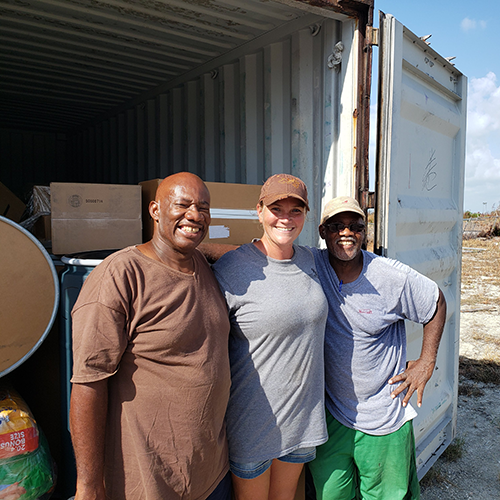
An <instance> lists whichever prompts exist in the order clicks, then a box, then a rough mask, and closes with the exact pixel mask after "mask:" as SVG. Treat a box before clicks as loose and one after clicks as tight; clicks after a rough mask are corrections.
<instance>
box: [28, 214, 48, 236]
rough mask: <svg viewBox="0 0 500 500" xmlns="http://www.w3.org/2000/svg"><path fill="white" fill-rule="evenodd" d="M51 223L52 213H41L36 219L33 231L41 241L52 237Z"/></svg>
mask: <svg viewBox="0 0 500 500" xmlns="http://www.w3.org/2000/svg"><path fill="white" fill-rule="evenodd" d="M51 224H52V221H51V218H50V215H46V214H44V215H41V216H40V217H38V219H37V220H36V222H35V224H34V226H33V229H32V231H31V232H32V233H33V235H34V236H36V237H37V238H38V239H39V240H40V241H49V240H50V239H52V236H51Z"/></svg>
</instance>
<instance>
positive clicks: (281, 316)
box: [213, 243, 328, 463]
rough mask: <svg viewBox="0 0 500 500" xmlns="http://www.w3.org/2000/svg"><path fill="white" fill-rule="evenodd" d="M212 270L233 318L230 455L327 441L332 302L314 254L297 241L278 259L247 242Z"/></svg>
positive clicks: (254, 455) (251, 455) (263, 455)
mask: <svg viewBox="0 0 500 500" xmlns="http://www.w3.org/2000/svg"><path fill="white" fill-rule="evenodd" d="M213 270H214V272H215V276H216V277H217V279H218V281H219V284H220V287H221V289H222V291H223V293H224V296H225V298H226V301H227V304H228V308H229V315H230V321H231V333H230V336H229V358H230V361H231V381H232V385H231V395H230V398H229V405H228V409H227V414H226V417H227V436H228V441H229V458H230V459H231V460H232V461H234V462H240V463H251V462H260V461H264V460H268V459H272V458H278V457H281V456H284V455H287V454H289V453H291V452H292V451H294V450H296V449H299V448H309V447H313V446H317V445H320V444H322V443H324V442H326V440H327V438H328V435H327V431H326V423H325V406H324V404H325V388H324V362H323V345H324V332H325V324H326V317H327V314H328V304H327V302H326V298H325V295H324V294H323V290H322V288H321V284H320V282H319V279H318V275H317V272H316V266H315V263H314V259H313V256H312V253H311V251H310V250H308V249H306V248H304V247H300V246H295V245H294V255H293V257H292V258H291V259H289V260H276V259H272V258H270V257H267V256H266V255H264V254H263V253H262V252H261V251H260V250H258V249H257V248H256V247H255V245H253V244H251V243H250V244H247V245H243V246H241V247H240V248H238V249H237V250H234V251H232V252H229V253H227V254H226V255H224V256H223V257H222V258H221V259H219V260H218V261H217V262H216V264H214V266H213Z"/></svg>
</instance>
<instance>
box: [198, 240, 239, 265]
mask: <svg viewBox="0 0 500 500" xmlns="http://www.w3.org/2000/svg"><path fill="white" fill-rule="evenodd" d="M237 248H238V245H227V244H225V243H200V244H199V245H198V250H199V251H200V252H201V253H202V254H203V255H204V256H205V258H206V259H207V260H208V262H210V263H211V264H213V263H214V262H217V260H219V259H220V258H221V257H222V256H223V255H224V254H225V253H227V252H230V251H231V250H236V249H237Z"/></svg>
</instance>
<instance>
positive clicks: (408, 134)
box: [375, 13, 467, 477]
mask: <svg viewBox="0 0 500 500" xmlns="http://www.w3.org/2000/svg"><path fill="white" fill-rule="evenodd" d="M466 89H467V81H466V77H465V76H464V75H462V73H460V72H459V71H458V70H457V69H456V68H455V67H454V66H453V65H452V64H450V63H449V62H448V61H447V60H446V59H444V58H443V57H441V56H440V55H439V54H437V53H436V52H435V51H434V50H433V49H431V48H430V47H429V46H428V45H427V44H426V43H425V42H424V41H422V40H421V39H420V38H418V37H417V36H415V35H414V34H413V33H412V32H411V31H409V30H408V29H407V28H406V27H405V26H403V25H402V24H401V23H399V22H398V21H397V20H396V19H395V18H394V17H393V16H391V15H385V14H383V13H380V50H379V95H378V124H377V126H378V129H377V179H376V185H377V186H376V192H377V195H376V196H377V198H376V213H375V221H376V224H375V251H376V253H379V254H380V255H384V256H386V257H390V258H394V259H398V260H400V261H402V262H404V263H406V264H408V265H410V266H411V267H413V268H414V269H416V270H417V271H419V272H421V273H423V274H425V275H427V276H429V277H430V278H432V279H433V280H434V281H436V282H437V284H438V285H439V287H440V288H441V290H442V291H443V293H444V295H445V297H446V301H447V304H448V314H447V322H446V327H445V331H444V334H443V339H442V341H441V346H440V349H439V353H438V360H437V368H436V370H435V373H434V374H433V376H432V378H431V380H430V381H429V383H428V384H427V387H426V389H425V393H424V400H423V404H422V407H421V408H420V409H417V408H416V398H413V399H412V403H413V405H414V407H415V408H416V409H417V411H418V414H419V415H418V417H417V418H416V419H415V420H414V428H415V438H416V442H417V467H418V470H419V477H422V476H423V475H424V474H425V473H426V472H427V470H428V469H429V468H430V467H431V466H432V464H433V463H434V462H435V461H436V460H437V458H438V457H439V455H441V453H442V452H443V451H444V450H445V448H446V447H447V446H448V444H449V443H450V442H451V441H452V439H453V438H454V436H455V431H456V418H457V397H458V396H457V392H458V355H459V350H458V348H459V328H460V322H459V319H460V267H461V247H462V214H463V186H464V163H465V121H466ZM406 326H407V339H408V359H416V358H418V356H419V354H420V348H421V342H422V327H421V326H418V325H415V324H413V323H410V322H407V325H406Z"/></svg>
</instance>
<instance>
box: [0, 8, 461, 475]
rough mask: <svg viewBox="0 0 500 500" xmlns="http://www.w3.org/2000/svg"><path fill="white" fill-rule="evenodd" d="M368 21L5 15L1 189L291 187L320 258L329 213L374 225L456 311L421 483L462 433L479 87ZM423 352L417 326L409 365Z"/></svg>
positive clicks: (10, 11) (443, 352) (429, 410)
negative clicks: (469, 130)
mask: <svg viewBox="0 0 500 500" xmlns="http://www.w3.org/2000/svg"><path fill="white" fill-rule="evenodd" d="M416 8H417V7H416ZM373 15H374V1H373V0H209V1H202V0H168V1H160V0H158V1H145V0H102V1H100V2H82V1H80V0H64V1H63V0H24V1H23V2H18V1H16V0H4V1H3V2H2V3H1V5H0V30H1V32H2V41H3V42H2V48H1V49H0V54H1V56H0V58H1V61H2V66H3V77H2V83H1V85H0V116H1V123H0V165H1V171H0V172H1V173H0V181H1V182H2V183H3V184H5V185H6V186H7V187H8V188H9V189H10V190H12V191H13V192H14V193H16V194H17V195H18V196H19V197H20V198H23V197H24V195H25V194H26V192H28V191H29V187H30V186H32V185H34V184H48V183H50V182H92V183H123V184H137V183H139V182H141V181H145V180H150V179H156V178H161V177H165V176H167V175H169V174H171V173H174V172H179V171H190V172H194V173H196V174H199V175H200V176H201V177H202V178H203V179H204V180H206V181H211V182H231V183H243V184H262V183H263V182H264V180H265V179H266V178H267V177H268V176H270V175H272V174H275V173H279V172H286V173H291V174H294V175H297V176H298V177H300V178H301V179H303V180H304V181H305V182H306V184H307V186H308V189H309V192H310V200H311V203H310V204H311V207H312V208H313V209H312V211H311V213H310V214H309V215H308V220H307V223H306V225H305V228H304V231H303V233H302V234H301V237H300V240H299V243H301V244H308V245H318V244H320V241H319V237H318V234H317V226H318V221H319V214H320V213H321V210H322V207H323V206H324V204H325V203H326V202H327V201H328V200H329V199H331V198H332V197H334V196H337V195H352V196H354V197H356V198H357V199H358V200H359V201H360V203H361V204H362V206H363V207H364V208H366V209H369V208H373V209H374V211H375V251H376V252H377V253H379V254H381V255H385V256H389V257H394V258H397V259H399V260H401V261H403V262H405V263H407V264H409V265H411V266H412V267H414V268H415V269H417V270H418V271H420V272H422V273H424V274H426V275H427V276H429V277H431V278H433V279H434V280H435V281H436V282H437V283H438V285H439V286H440V288H441V289H442V290H443V292H444V294H445V297H446V301H447V304H448V317H447V323H446V329H445V333H444V336H443V340H442V344H441V348H440V351H439V357H438V364H437V369H436V371H435V374H434V375H433V377H432V379H431V381H430V382H429V383H428V385H427V388H426V393H425V399H424V404H423V406H422V408H420V409H419V411H418V413H419V416H418V417H417V418H416V419H415V421H414V426H415V433H416V441H417V465H418V470H419V476H420V477H422V476H423V475H424V474H425V473H426V472H427V471H428V469H429V468H430V467H431V466H432V464H433V463H434V462H435V461H436V459H437V458H438V457H439V456H440V454H441V453H442V452H443V451H444V449H445V448H446V447H447V446H448V444H449V443H450V442H451V441H452V440H453V438H454V436H455V433H456V418H457V391H458V344H459V304H460V266H461V227H462V225H461V222H462V208H463V184H464V158H465V122H466V88H467V80H466V77H465V76H464V75H463V74H462V73H461V72H460V71H459V70H458V69H456V68H455V67H454V66H453V65H452V64H451V63H450V62H449V61H447V60H446V59H445V58H443V57H442V56H440V55H439V54H438V53H436V52H435V51H434V50H433V49H432V48H431V47H430V46H429V45H428V44H427V43H426V42H425V41H424V40H422V39H421V38H420V37H419V36H417V35H415V34H414V33H412V32H411V31H410V30H409V29H408V28H406V27H404V26H403V25H402V24H400V23H399V22H398V21H397V20H396V19H395V18H394V17H393V16H391V15H390V14H387V15H386V14H384V13H380V17H379V28H378V29H375V28H374V27H373V26H374V23H373ZM373 45H378V53H379V62H378V67H379V70H378V75H379V85H378V89H379V90H378V97H377V105H378V118H377V123H371V124H370V123H369V118H370V91H371V75H372V46H373ZM370 127H376V128H377V132H376V138H377V157H376V164H377V165H376V174H375V179H374V180H372V181H373V185H374V186H375V188H374V191H373V192H371V191H370V188H369V185H370V184H369V178H368V175H369V168H368V145H369V130H370ZM421 339H422V328H421V327H417V326H415V325H411V324H409V325H408V344H409V347H408V350H409V357H415V356H417V355H418V352H419V349H420V345H421Z"/></svg>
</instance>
